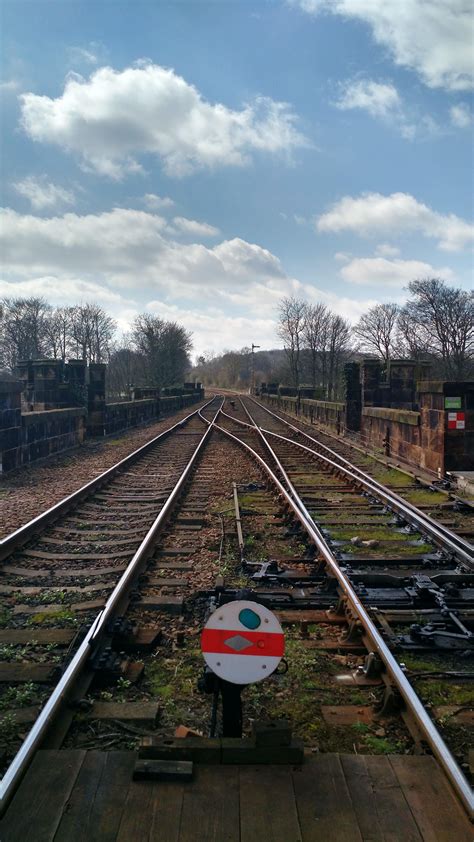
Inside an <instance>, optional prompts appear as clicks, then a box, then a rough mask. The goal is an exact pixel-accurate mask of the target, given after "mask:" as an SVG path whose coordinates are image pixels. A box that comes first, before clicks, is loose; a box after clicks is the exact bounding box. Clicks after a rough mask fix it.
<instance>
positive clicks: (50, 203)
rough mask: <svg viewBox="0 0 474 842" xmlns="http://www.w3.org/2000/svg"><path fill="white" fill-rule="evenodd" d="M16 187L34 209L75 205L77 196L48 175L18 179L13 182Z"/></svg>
mask: <svg viewBox="0 0 474 842" xmlns="http://www.w3.org/2000/svg"><path fill="white" fill-rule="evenodd" d="M13 187H14V189H15V190H16V192H17V193H19V194H20V196H24V198H25V199H28V201H29V202H30V204H31V207H32V208H34V210H44V209H45V208H48V209H51V208H55V207H58V206H60V205H74V204H75V203H76V198H75V196H74V193H72V191H71V190H65V189H64V187H59V185H57V184H53V182H52V181H48V180H47V178H46V176H42V177H40V178H36V177H35V176H32V175H30V176H28V177H27V178H24V179H23V180H22V181H17V182H15V183H14V184H13Z"/></svg>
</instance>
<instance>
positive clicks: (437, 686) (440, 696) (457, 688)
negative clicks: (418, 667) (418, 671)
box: [415, 679, 474, 705]
mask: <svg viewBox="0 0 474 842" xmlns="http://www.w3.org/2000/svg"><path fill="white" fill-rule="evenodd" d="M415 687H416V690H417V691H418V693H419V694H420V696H421V697H422V699H423V700H424V701H425V702H427V703H429V704H432V705H474V689H473V687H472V685H471V686H468V684H467V682H466V683H465V684H453V683H451V682H447V681H438V680H434V679H427V680H426V681H424V680H420V681H416V682H415Z"/></svg>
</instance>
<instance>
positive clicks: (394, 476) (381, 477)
mask: <svg viewBox="0 0 474 842" xmlns="http://www.w3.org/2000/svg"><path fill="white" fill-rule="evenodd" d="M372 474H373V476H374V477H375V479H376V480H377V482H380V483H382V485H391V486H394V487H400V486H407V485H413V486H415V481H414V480H413V479H412V478H411V477H408V476H407V475H406V474H402V472H401V471H397V470H396V468H389V469H388V470H387V471H384V470H381V471H377V470H373V471H372Z"/></svg>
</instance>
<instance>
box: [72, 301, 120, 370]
mask: <svg viewBox="0 0 474 842" xmlns="http://www.w3.org/2000/svg"><path fill="white" fill-rule="evenodd" d="M115 329H116V323H115V321H114V320H113V319H112V317H111V316H109V315H108V314H107V313H106V312H105V310H104V309H103V308H102V307H100V306H99V305H98V304H80V305H78V306H77V307H72V308H71V325H70V331H71V339H72V343H71V344H72V350H73V351H74V353H75V356H76V357H77V358H78V359H82V360H86V361H87V362H88V363H103V362H106V361H107V360H108V358H109V350H110V343H111V341H112V338H113V335H114V333H115Z"/></svg>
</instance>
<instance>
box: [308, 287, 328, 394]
mask: <svg viewBox="0 0 474 842" xmlns="http://www.w3.org/2000/svg"><path fill="white" fill-rule="evenodd" d="M329 318H330V311H329V310H328V309H327V307H325V305H324V304H321V303H319V304H314V305H313V304H307V305H306V318H305V325H304V331H303V338H304V347H305V349H307V350H308V351H309V358H310V369H311V385H312V386H313V388H315V387H316V386H317V381H318V371H319V372H321V363H322V359H321V353H322V351H323V350H324V347H325V345H326V338H327V328H328V320H329ZM321 374H322V372H321Z"/></svg>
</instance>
